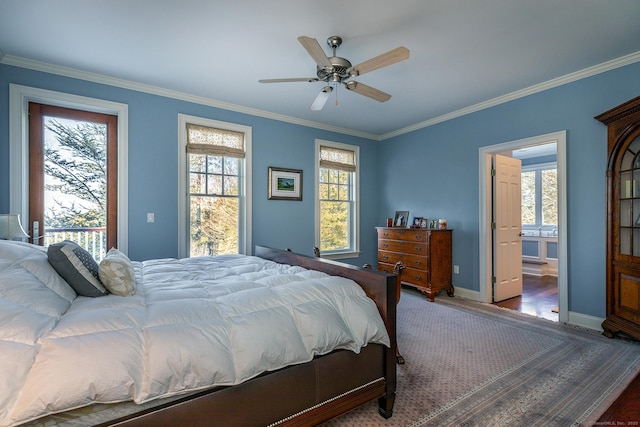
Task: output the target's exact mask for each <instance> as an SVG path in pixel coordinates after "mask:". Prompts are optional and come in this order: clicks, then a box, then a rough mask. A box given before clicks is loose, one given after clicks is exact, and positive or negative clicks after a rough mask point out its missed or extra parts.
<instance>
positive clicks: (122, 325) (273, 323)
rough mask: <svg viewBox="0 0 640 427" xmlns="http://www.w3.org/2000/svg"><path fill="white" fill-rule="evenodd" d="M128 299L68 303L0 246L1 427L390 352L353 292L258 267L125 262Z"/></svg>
mask: <svg viewBox="0 0 640 427" xmlns="http://www.w3.org/2000/svg"><path fill="white" fill-rule="evenodd" d="M134 268H135V275H136V291H135V294H134V295H132V296H128V297H120V296H116V295H107V296H103V297H98V298H87V297H81V296H79V297H75V293H74V291H73V290H72V289H71V288H70V287H69V286H68V285H67V284H66V282H64V280H62V278H60V276H58V275H57V273H56V272H55V270H53V268H52V267H51V266H50V265H49V263H48V261H47V255H46V252H44V251H42V250H40V249H38V248H37V247H35V246H32V245H27V244H23V243H16V242H6V241H0V425H1V426H7V425H16V424H20V423H22V422H25V421H28V420H31V419H35V418H38V417H40V416H43V415H46V414H51V413H56V412H61V411H65V410H69V409H73V408H77V407H81V406H86V405H89V404H92V403H94V402H100V403H112V402H121V401H127V400H133V401H135V402H137V403H142V402H146V401H149V400H153V399H156V398H160V397H167V396H171V395H175V394H178V393H184V392H187V391H193V390H197V389H203V388H209V387H211V386H213V385H234V384H238V383H241V382H243V381H245V380H247V379H250V378H252V377H255V376H257V375H259V374H260V373H262V372H265V371H270V370H276V369H279V368H281V367H284V366H287V365H291V364H297V363H303V362H307V361H309V360H311V359H312V358H313V357H314V356H315V355H319V354H325V353H328V352H330V351H332V350H334V349H338V348H341V349H349V350H351V351H354V352H356V353H357V352H359V351H360V349H361V347H363V346H365V345H367V343H380V344H384V345H387V346H389V337H388V335H387V332H386V329H385V327H384V324H383V322H382V319H381V318H380V315H379V313H378V311H377V309H376V307H375V304H374V303H373V301H372V300H370V299H369V298H368V297H367V296H366V295H365V294H364V291H363V290H362V289H361V288H360V287H359V286H358V285H357V284H355V283H354V282H352V281H350V280H347V279H344V278H340V277H334V276H328V275H326V274H324V273H320V272H317V271H310V270H305V269H303V268H300V267H292V266H286V265H281V264H276V263H274V262H271V261H267V260H264V259H261V258H257V257H246V256H242V255H223V256H219V257H213V258H186V259H181V260H177V259H163V260H151V261H144V262H134Z"/></svg>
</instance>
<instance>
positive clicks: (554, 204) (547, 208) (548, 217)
mask: <svg viewBox="0 0 640 427" xmlns="http://www.w3.org/2000/svg"><path fill="white" fill-rule="evenodd" d="M557 178H558V169H557V167H556V165H555V164H552V165H551V164H545V165H537V166H531V167H528V168H526V169H525V168H523V171H522V180H521V192H522V225H523V226H534V227H538V228H540V227H544V226H554V227H557V225H558V179H557Z"/></svg>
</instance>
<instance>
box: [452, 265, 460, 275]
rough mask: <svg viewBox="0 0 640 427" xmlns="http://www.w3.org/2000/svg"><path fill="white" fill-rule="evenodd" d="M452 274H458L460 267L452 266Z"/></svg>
mask: <svg viewBox="0 0 640 427" xmlns="http://www.w3.org/2000/svg"><path fill="white" fill-rule="evenodd" d="M453 274H460V266H459V265H454V266H453Z"/></svg>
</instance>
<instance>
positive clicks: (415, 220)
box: [411, 216, 422, 228]
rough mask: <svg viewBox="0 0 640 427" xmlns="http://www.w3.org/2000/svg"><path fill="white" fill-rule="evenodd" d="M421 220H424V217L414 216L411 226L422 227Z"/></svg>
mask: <svg viewBox="0 0 640 427" xmlns="http://www.w3.org/2000/svg"><path fill="white" fill-rule="evenodd" d="M421 222H422V217H420V216H414V217H413V221H412V222H411V228H420V223H421Z"/></svg>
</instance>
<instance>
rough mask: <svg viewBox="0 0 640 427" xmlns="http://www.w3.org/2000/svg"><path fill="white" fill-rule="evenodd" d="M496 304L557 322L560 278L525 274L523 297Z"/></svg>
mask: <svg viewBox="0 0 640 427" xmlns="http://www.w3.org/2000/svg"><path fill="white" fill-rule="evenodd" d="M494 304H495V305H497V306H500V307H505V308H510V309H512V310H516V311H519V312H521V313H526V314H531V315H533V316H538V317H543V318H545V319H549V320H553V321H554V322H557V321H558V313H557V308H558V278H557V277H555V276H542V277H539V276H530V275H528V274H523V275H522V295H520V296H518V297H515V298H509V299H508V300H504V301H500V302H496V303H494ZM554 310H556V311H555V312H554Z"/></svg>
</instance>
